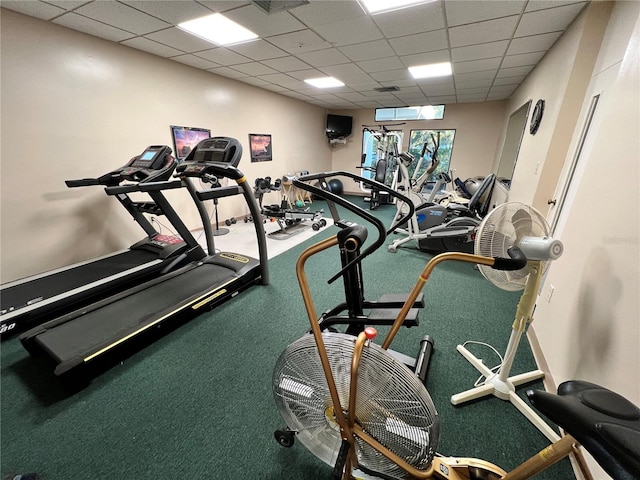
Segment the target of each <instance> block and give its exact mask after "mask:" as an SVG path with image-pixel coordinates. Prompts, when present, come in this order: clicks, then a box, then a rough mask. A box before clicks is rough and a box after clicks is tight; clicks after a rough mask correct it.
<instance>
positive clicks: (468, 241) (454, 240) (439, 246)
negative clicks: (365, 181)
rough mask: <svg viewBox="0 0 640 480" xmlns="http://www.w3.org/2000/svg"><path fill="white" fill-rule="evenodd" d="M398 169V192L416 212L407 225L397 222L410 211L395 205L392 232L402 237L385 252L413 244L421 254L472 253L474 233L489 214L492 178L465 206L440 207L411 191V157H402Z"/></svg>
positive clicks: (492, 175) (456, 204) (488, 178)
mask: <svg viewBox="0 0 640 480" xmlns="http://www.w3.org/2000/svg"><path fill="white" fill-rule="evenodd" d="M397 160H398V167H399V171H400V176H401V178H402V187H401V188H400V190H401V191H403V192H407V196H408V197H409V198H410V202H411V203H413V205H414V207H415V212H414V214H413V215H412V216H411V218H410V219H409V221H408V222H403V221H400V220H399V217H400V215H401V214H403V213H404V212H406V210H407V209H408V208H409V207H408V204H407V203H406V202H398V203H397V211H396V212H397V213H396V217H395V219H394V222H393V224H392V226H391V229H392V230H394V231H395V232H396V233H398V234H401V235H404V238H399V239H397V240H394V241H393V242H392V243H391V244H390V245H389V246H388V247H387V249H388V250H389V252H392V253H395V252H396V251H397V249H398V247H400V246H402V245H404V244H405V243H408V242H411V241H413V240H415V241H416V244H417V247H418V249H420V250H425V251H428V252H445V251H459V252H465V253H473V239H474V234H475V231H476V230H477V228H478V226H479V225H480V223H481V222H482V218H483V217H484V215H485V214H486V213H487V210H488V199H489V198H490V197H491V190H492V189H493V186H494V184H495V179H496V177H495V175H494V174H490V175H488V176H486V177H485V178H484V180H483V182H482V184H481V185H480V187H479V188H478V189H477V190H476V192H475V193H474V194H473V196H472V197H471V199H470V200H469V203H468V204H467V205H463V204H458V203H449V204H448V205H446V206H445V205H440V204H437V203H430V202H428V201H427V200H426V199H425V198H424V197H423V196H422V195H421V194H420V193H418V192H415V191H414V190H413V189H412V188H411V183H410V179H409V170H408V167H409V165H410V164H411V162H412V161H413V157H412V156H411V155H409V154H407V153H401V154H400V155H399V156H398V157H397Z"/></svg>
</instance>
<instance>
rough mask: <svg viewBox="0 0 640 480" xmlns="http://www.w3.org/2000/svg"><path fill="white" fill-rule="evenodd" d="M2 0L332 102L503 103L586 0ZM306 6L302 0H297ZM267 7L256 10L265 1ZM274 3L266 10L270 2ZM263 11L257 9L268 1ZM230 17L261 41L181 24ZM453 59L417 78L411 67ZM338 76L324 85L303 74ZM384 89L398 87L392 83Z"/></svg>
mask: <svg viewBox="0 0 640 480" xmlns="http://www.w3.org/2000/svg"><path fill="white" fill-rule="evenodd" d="M287 3H288V2H268V1H260V2H256V3H254V2H249V1H240V0H209V1H207V0H199V1H191V0H189V1H187V0H167V1H163V0H122V1H115V0H98V1H86V0H57V1H56V0H48V1H46V2H45V1H35V0H34V1H12V0H2V2H1V4H0V5H1V6H2V7H4V8H7V9H11V10H15V11H18V12H21V13H23V14H26V15H30V16H33V17H37V18H40V19H43V20H47V21H50V22H52V23H55V24H58V25H61V26H63V27H67V28H70V29H73V30H78V31H80V32H84V33H87V34H90V35H93V36H96V37H100V38H103V39H106V40H109V41H111V42H115V43H120V44H122V45H125V46H128V47H131V48H135V49H138V50H142V51H145V52H148V53H151V54H153V55H157V56H160V57H164V58H167V59H169V60H172V61H176V62H180V63H183V64H186V65H189V66H191V67H194V68H198V69H201V70H206V71H208V72H211V73H214V74H217V75H222V76H224V77H229V78H232V79H234V80H237V81H239V82H244V83H247V84H251V85H254V86H256V87H259V88H263V89H266V90H270V91H273V92H277V93H279V94H282V95H286V96H289V97H293V98H296V99H299V100H302V101H305V102H308V103H311V104H313V105H318V106H321V107H324V108H328V109H361V108H377V107H398V106H408V105H425V104H450V103H469V102H485V101H492V100H503V99H507V98H508V97H509V96H510V95H511V93H513V91H514V90H515V89H516V88H517V87H518V85H520V83H522V81H523V80H524V79H525V78H526V77H527V75H528V74H529V73H530V72H531V71H532V70H533V68H534V67H535V65H536V64H537V63H538V62H539V61H540V60H541V59H542V58H543V57H544V55H545V53H546V52H547V51H548V50H549V49H550V48H551V47H552V46H553V45H554V43H555V42H556V41H557V40H558V39H559V38H560V37H561V36H562V34H563V33H564V32H565V31H566V29H567V28H568V27H569V26H570V25H571V23H572V22H573V21H574V20H575V19H576V17H577V16H578V15H579V14H580V12H581V11H582V10H583V8H585V6H586V5H587V3H588V1H575V0H506V1H500V0H473V1H466V0H436V1H432V2H429V3H423V4H421V5H418V6H414V7H408V8H403V9H400V10H396V11H392V12H388V13H381V14H377V15H369V14H367V13H366V12H365V11H364V10H363V8H362V7H361V6H360V4H359V3H358V2H357V0H310V1H309V2H308V3H307V4H304V5H301V6H293V7H292V8H283V7H284V6H286V4H287ZM291 3H292V4H295V3H297V4H299V3H305V2H291ZM259 4H261V6H259ZM265 4H267V5H268V4H272V6H277V7H278V8H272V11H271V13H267V12H266V11H265V10H264V6H265ZM261 7H262V8H261ZM213 12H219V13H223V14H224V15H225V16H227V17H228V18H230V19H231V20H233V21H235V22H237V23H239V24H241V25H242V26H244V27H246V28H248V29H250V30H252V31H253V32H255V33H256V34H258V36H259V37H260V38H259V39H258V40H255V41H252V42H248V43H244V44H239V45H233V46H228V47H219V46H216V45H214V44H211V43H208V42H206V41H204V40H202V39H200V38H197V37H193V36H191V35H189V34H187V33H185V32H184V31H182V30H180V29H179V28H177V25H178V24H179V23H181V22H183V21H186V20H191V19H193V18H197V17H201V16H204V15H208V14H211V13H213ZM447 61H449V62H451V63H452V65H453V75H452V76H450V77H439V78H433V79H426V80H415V79H413V78H412V77H411V75H410V74H409V72H408V70H407V67H410V66H414V65H421V64H426V63H439V62H447ZM322 76H333V77H336V78H338V79H339V80H341V81H342V82H344V83H345V86H344V87H338V88H331V89H326V90H320V89H317V88H314V87H311V86H310V85H308V84H306V83H305V82H304V80H305V79H308V78H314V77H322ZM385 87H397V90H396V89H391V90H393V91H380V90H381V89H382V90H389V88H385Z"/></svg>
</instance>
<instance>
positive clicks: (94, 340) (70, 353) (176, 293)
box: [35, 264, 237, 363]
mask: <svg viewBox="0 0 640 480" xmlns="http://www.w3.org/2000/svg"><path fill="white" fill-rule="evenodd" d="M236 277H237V275H236V273H235V272H234V271H233V270H231V269H228V268H225V267H221V266H219V265H212V264H202V265H200V266H199V267H197V268H194V269H193V270H190V271H187V272H185V273H183V274H181V275H178V276H177V277H174V278H170V279H168V280H166V281H164V282H160V283H158V284H156V285H154V286H152V287H150V288H147V289H144V290H141V291H139V292H138V293H135V294H133V295H130V296H128V297H125V298H123V299H122V300H120V301H117V302H113V303H110V304H107V305H105V306H104V307H102V308H99V309H97V310H94V311H92V312H89V313H87V314H85V315H82V316H80V317H78V318H75V319H73V320H71V321H69V322H66V323H64V324H61V325H59V326H57V327H56V328H54V329H51V330H47V331H44V332H42V333H40V334H39V335H38V336H37V337H36V338H35V342H36V343H38V344H40V345H41V346H42V348H43V349H44V350H46V351H48V352H49V353H50V354H51V355H52V356H53V357H54V358H55V359H57V361H58V362H60V363H62V362H66V361H69V360H72V359H77V358H84V357H85V356H88V355H91V354H92V353H94V352H96V351H98V350H100V349H102V348H104V347H107V346H109V345H110V344H112V343H114V342H117V341H118V340H120V339H122V338H124V337H126V336H127V335H130V334H131V333H133V332H135V331H137V330H138V329H141V328H143V327H144V326H146V325H148V324H149V323H150V322H154V321H156V320H158V319H160V318H162V317H163V316H164V315H167V314H169V313H172V312H175V311H176V310H178V309H179V308H180V306H181V305H185V304H186V303H189V301H192V300H193V298H192V297H194V298H197V297H198V296H201V295H203V294H205V293H207V292H212V291H214V290H216V289H217V288H218V287H220V286H221V285H224V284H226V283H227V282H230V281H231V280H233V279H234V278H236Z"/></svg>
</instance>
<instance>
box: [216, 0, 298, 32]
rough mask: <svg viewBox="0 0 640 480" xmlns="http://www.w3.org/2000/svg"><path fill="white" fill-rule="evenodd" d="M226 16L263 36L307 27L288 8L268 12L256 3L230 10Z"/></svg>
mask: <svg viewBox="0 0 640 480" xmlns="http://www.w3.org/2000/svg"><path fill="white" fill-rule="evenodd" d="M224 16H225V17H227V18H230V19H231V20H233V21H234V22H237V23H239V24H240V25H242V26H243V27H245V28H248V29H249V30H251V31H252V32H253V33H255V34H257V35H258V36H260V37H262V38H265V37H269V36H271V35H280V34H282V33H289V32H294V31H296V30H302V29H304V28H305V26H304V24H302V23H300V22H299V21H298V20H296V18H294V17H293V16H292V15H291V14H290V13H289V12H287V11H286V10H281V11H279V12H276V13H272V14H267V13H266V12H264V11H263V10H261V9H260V8H259V7H256V6H255V5H247V6H246V7H241V8H236V9H235V10H229V11H228V12H225V14H224Z"/></svg>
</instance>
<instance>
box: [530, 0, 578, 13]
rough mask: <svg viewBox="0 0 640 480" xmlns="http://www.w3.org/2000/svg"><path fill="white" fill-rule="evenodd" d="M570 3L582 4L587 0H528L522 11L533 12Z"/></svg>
mask: <svg viewBox="0 0 640 480" xmlns="http://www.w3.org/2000/svg"><path fill="white" fill-rule="evenodd" d="M572 3H581V4H582V5H583V6H585V5H586V4H587V2H585V1H581V0H529V1H528V2H527V8H525V10H524V11H525V12H534V11H536V10H544V9H546V8H554V7H563V6H565V5H569V4H572Z"/></svg>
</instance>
